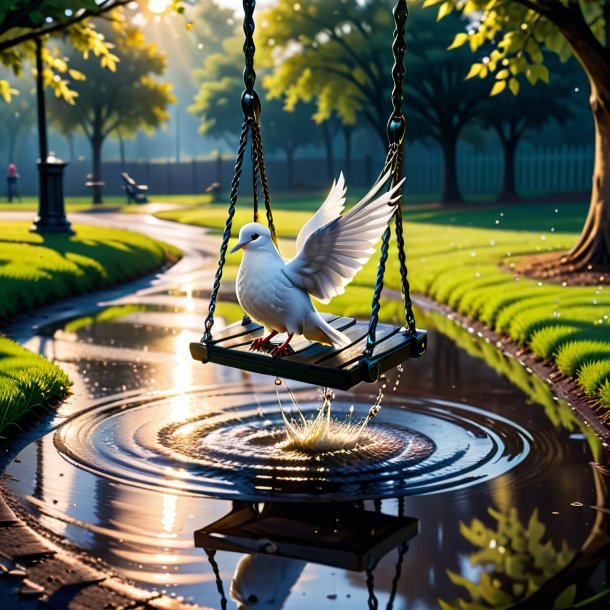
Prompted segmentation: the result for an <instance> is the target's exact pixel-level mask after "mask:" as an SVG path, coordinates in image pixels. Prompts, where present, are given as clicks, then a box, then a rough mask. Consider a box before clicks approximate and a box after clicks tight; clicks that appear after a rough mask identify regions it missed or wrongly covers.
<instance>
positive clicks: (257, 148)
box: [252, 120, 280, 251]
mask: <svg viewBox="0 0 610 610" xmlns="http://www.w3.org/2000/svg"><path fill="white" fill-rule="evenodd" d="M252 149H253V150H254V156H255V158H256V166H257V169H258V177H259V179H260V184H261V192H262V194H263V200H264V201H265V210H266V215H267V224H268V225H269V231H271V239H272V240H273V243H274V244H275V247H276V248H277V249H278V251H279V249H280V248H279V245H278V241H277V234H276V232H275V225H274V224H273V214H272V212H271V196H270V195H269V184H268V183H267V172H266V170H265V159H264V156H263V143H262V139H261V126H260V124H259V122H258V121H256V120H255V121H253V123H252Z"/></svg>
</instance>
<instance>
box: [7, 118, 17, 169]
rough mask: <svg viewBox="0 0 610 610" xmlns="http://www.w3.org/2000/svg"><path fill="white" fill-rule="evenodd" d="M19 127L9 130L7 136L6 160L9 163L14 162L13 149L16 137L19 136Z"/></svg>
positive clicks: (15, 146)
mask: <svg viewBox="0 0 610 610" xmlns="http://www.w3.org/2000/svg"><path fill="white" fill-rule="evenodd" d="M19 131H20V129H19V127H17V128H16V129H9V130H8V132H9V136H8V160H9V163H14V162H15V149H16V148H17V137H18V136H19Z"/></svg>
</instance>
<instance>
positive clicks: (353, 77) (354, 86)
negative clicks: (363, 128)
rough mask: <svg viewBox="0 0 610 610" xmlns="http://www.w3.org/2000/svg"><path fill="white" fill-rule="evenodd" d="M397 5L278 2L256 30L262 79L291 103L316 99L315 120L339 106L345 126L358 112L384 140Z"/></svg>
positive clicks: (351, 1) (386, 1)
mask: <svg viewBox="0 0 610 610" xmlns="http://www.w3.org/2000/svg"><path fill="white" fill-rule="evenodd" d="M391 10H392V3H391V1H390V0H383V1H382V2H359V1H358V0H345V1H342V2H327V1H326V0H310V1H309V2H307V3H303V4H302V5H301V4H299V3H297V4H295V3H294V2H293V1H292V0H279V1H278V2H277V4H275V5H273V6H272V7H271V8H269V9H268V10H267V11H265V12H264V13H263V14H262V17H261V19H260V24H261V27H260V28H259V29H258V30H257V42H258V47H259V48H260V50H261V61H262V62H264V63H265V65H267V66H270V67H272V72H271V73H270V74H269V75H268V76H267V77H266V78H265V79H264V83H265V86H266V87H267V89H268V90H269V92H270V95H271V96H272V97H278V96H285V98H286V105H287V108H288V109H291V108H292V107H294V106H296V104H297V103H298V102H299V101H305V102H309V101H312V100H315V103H316V105H317V120H318V121H322V120H326V119H327V118H329V117H330V116H331V114H332V113H333V112H334V113H336V114H337V116H339V117H340V118H341V120H342V121H343V123H344V124H352V125H353V124H355V122H356V120H357V116H358V113H361V116H362V118H363V119H364V120H365V121H367V123H368V124H369V125H370V126H371V128H372V129H373V130H374V131H375V133H377V134H378V135H379V138H380V140H381V142H382V145H383V147H384V148H385V146H386V141H387V136H386V123H387V120H388V117H389V115H390V110H391V105H390V101H389V97H390V88H391V82H390V79H389V77H388V75H389V71H390V68H391V65H392V64H391V61H392V52H391V48H390V44H391V40H392V28H393V21H392V12H391Z"/></svg>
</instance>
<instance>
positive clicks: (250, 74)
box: [244, 0, 256, 91]
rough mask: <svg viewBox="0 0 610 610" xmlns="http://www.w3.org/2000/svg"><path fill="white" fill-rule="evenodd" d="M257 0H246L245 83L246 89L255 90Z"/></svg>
mask: <svg viewBox="0 0 610 610" xmlns="http://www.w3.org/2000/svg"><path fill="white" fill-rule="evenodd" d="M255 7H256V0H244V34H245V40H244V58H245V62H246V67H245V68H244V84H245V85H246V91H254V82H255V81H256V72H255V71H254V51H256V47H255V46H254V27H255V26H254V8H255Z"/></svg>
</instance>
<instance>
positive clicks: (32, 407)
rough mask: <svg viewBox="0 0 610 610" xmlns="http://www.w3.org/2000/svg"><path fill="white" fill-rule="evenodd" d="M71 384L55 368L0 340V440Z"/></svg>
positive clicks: (22, 349)
mask: <svg viewBox="0 0 610 610" xmlns="http://www.w3.org/2000/svg"><path fill="white" fill-rule="evenodd" d="M71 385H72V382H71V381H70V380H69V379H68V376H67V375H66V373H64V372H63V371H62V370H61V369H60V368H59V367H58V366H57V365H55V364H53V363H52V362H49V361H48V360H47V359H46V358H43V357H42V356H39V355H38V354H33V353H32V352H30V351H28V350H27V349H25V348H23V347H21V346H20V345H18V344H17V343H15V342H14V341H11V340H10V339H6V338H4V337H0V438H6V433H7V431H8V429H10V427H12V426H16V427H17V428H18V427H19V426H20V424H21V423H23V421H24V419H25V415H26V414H27V415H28V416H29V417H30V418H31V416H32V413H33V412H35V411H41V412H42V411H44V409H46V408H47V407H48V405H49V403H50V402H52V401H54V400H59V399H61V398H64V397H65V396H66V395H67V394H68V392H69V388H70V386H71Z"/></svg>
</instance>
